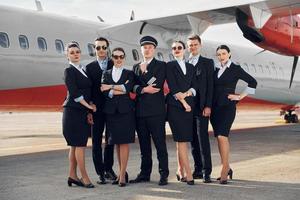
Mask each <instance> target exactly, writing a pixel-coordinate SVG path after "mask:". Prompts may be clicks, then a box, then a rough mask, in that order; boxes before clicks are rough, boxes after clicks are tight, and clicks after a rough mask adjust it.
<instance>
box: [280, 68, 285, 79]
mask: <svg viewBox="0 0 300 200" xmlns="http://www.w3.org/2000/svg"><path fill="white" fill-rule="evenodd" d="M279 71H280V72H281V75H282V78H283V77H284V71H283V69H282V67H279Z"/></svg>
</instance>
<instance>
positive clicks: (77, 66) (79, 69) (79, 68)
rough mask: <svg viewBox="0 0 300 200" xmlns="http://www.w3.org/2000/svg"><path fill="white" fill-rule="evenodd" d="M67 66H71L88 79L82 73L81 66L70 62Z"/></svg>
mask: <svg viewBox="0 0 300 200" xmlns="http://www.w3.org/2000/svg"><path fill="white" fill-rule="evenodd" d="M69 64H70V65H73V67H75V68H76V69H77V70H78V71H79V72H80V73H81V74H82V75H83V76H85V77H88V76H87V75H86V73H85V72H84V71H83V68H84V66H82V65H81V64H79V65H77V64H74V63H72V62H69Z"/></svg>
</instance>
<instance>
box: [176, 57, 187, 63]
mask: <svg viewBox="0 0 300 200" xmlns="http://www.w3.org/2000/svg"><path fill="white" fill-rule="evenodd" d="M175 60H176V61H177V62H178V63H180V64H181V63H185V61H184V59H179V58H175Z"/></svg>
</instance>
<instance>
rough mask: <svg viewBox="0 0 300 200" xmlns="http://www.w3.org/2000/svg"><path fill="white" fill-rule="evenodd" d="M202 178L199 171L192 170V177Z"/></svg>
mask: <svg viewBox="0 0 300 200" xmlns="http://www.w3.org/2000/svg"><path fill="white" fill-rule="evenodd" d="M202 178H203V174H202V172H201V171H196V170H195V171H194V172H193V179H202Z"/></svg>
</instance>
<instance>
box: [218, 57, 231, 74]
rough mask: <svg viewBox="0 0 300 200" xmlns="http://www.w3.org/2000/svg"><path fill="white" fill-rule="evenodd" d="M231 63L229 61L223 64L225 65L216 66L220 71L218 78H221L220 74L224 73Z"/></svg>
mask: <svg viewBox="0 0 300 200" xmlns="http://www.w3.org/2000/svg"><path fill="white" fill-rule="evenodd" d="M231 63H232V62H231V60H228V61H227V62H226V63H225V65H222V64H221V63H219V66H217V67H218V68H220V70H219V71H218V78H220V77H221V76H222V74H223V73H224V72H225V70H226V69H227V68H229V67H230V65H231Z"/></svg>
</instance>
